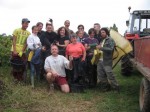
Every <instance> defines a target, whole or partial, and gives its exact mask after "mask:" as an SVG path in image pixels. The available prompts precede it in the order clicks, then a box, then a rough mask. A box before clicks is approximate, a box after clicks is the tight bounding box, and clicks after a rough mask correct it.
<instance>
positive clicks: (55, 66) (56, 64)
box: [44, 55, 71, 77]
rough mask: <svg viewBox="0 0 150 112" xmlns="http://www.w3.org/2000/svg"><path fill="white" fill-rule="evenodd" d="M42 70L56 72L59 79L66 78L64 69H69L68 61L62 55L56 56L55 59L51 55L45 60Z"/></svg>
mask: <svg viewBox="0 0 150 112" xmlns="http://www.w3.org/2000/svg"><path fill="white" fill-rule="evenodd" d="M44 68H45V70H46V69H51V70H52V71H55V72H57V74H58V75H59V76H61V77H66V72H65V68H66V69H71V68H69V61H68V59H67V58H65V57H64V56H62V55H58V56H57V57H54V56H52V55H51V56H49V57H47V58H46V60H45V65H44Z"/></svg>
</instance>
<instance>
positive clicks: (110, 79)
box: [97, 60, 118, 88]
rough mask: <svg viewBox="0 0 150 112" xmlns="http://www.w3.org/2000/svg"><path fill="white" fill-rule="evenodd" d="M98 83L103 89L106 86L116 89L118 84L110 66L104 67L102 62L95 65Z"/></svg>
mask: <svg viewBox="0 0 150 112" xmlns="http://www.w3.org/2000/svg"><path fill="white" fill-rule="evenodd" d="M97 74H98V80H99V81H98V82H99V83H100V84H101V85H102V86H103V87H104V88H105V87H107V85H108V84H110V85H111V87H112V88H116V87H118V82H117V81H116V79H115V76H114V74H113V71H112V66H104V64H103V61H102V60H100V61H99V62H98V64H97Z"/></svg>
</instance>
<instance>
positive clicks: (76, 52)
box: [66, 42, 85, 58]
mask: <svg viewBox="0 0 150 112" xmlns="http://www.w3.org/2000/svg"><path fill="white" fill-rule="evenodd" d="M84 52H85V47H84V46H83V45H82V44H81V43H78V42H77V43H76V44H72V43H71V44H69V45H68V46H67V48H66V55H69V56H72V57H75V58H78V57H80V56H81V55H83V53H84Z"/></svg>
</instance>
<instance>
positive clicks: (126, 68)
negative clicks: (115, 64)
mask: <svg viewBox="0 0 150 112" xmlns="http://www.w3.org/2000/svg"><path fill="white" fill-rule="evenodd" d="M132 71H133V64H132V63H131V61H130V56H129V55H125V56H124V57H123V58H122V60H121V74H122V75H124V76H130V75H131V73H132Z"/></svg>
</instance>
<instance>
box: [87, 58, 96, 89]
mask: <svg viewBox="0 0 150 112" xmlns="http://www.w3.org/2000/svg"><path fill="white" fill-rule="evenodd" d="M92 57H93V55H90V56H87V67H86V69H87V70H86V72H87V76H88V81H89V86H92V87H95V86H96V84H97V66H96V65H92V63H91V59H92Z"/></svg>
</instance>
